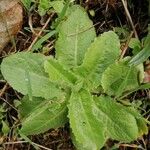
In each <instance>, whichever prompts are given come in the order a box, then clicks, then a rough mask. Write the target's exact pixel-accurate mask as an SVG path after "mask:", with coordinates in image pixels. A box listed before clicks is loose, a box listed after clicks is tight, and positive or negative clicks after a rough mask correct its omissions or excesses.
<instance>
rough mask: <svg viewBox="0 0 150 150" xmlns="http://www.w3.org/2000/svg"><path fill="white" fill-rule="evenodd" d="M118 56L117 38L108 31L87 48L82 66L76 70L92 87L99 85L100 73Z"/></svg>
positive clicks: (118, 44)
mask: <svg viewBox="0 0 150 150" xmlns="http://www.w3.org/2000/svg"><path fill="white" fill-rule="evenodd" d="M119 55H120V43H119V39H118V36H117V35H116V34H115V33H114V32H112V31H110V32H105V33H103V34H102V35H101V36H100V37H98V38H96V39H95V41H94V43H92V44H91V46H90V47H89V48H88V51H87V52H86V54H85V58H84V60H83V64H82V65H81V66H80V67H79V68H78V69H77V70H76V72H77V73H78V74H80V75H81V76H82V77H83V78H85V79H86V80H90V81H91V84H92V85H93V87H97V86H98V85H100V84H101V83H100V81H101V77H102V73H103V72H104V71H105V69H106V68H107V67H108V66H109V65H110V64H112V63H114V62H115V61H116V60H117V59H118V58H119Z"/></svg>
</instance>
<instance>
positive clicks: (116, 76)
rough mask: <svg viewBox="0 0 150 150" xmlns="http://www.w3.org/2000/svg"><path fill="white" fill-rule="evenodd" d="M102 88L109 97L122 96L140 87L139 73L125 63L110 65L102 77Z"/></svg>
mask: <svg viewBox="0 0 150 150" xmlns="http://www.w3.org/2000/svg"><path fill="white" fill-rule="evenodd" d="M101 82H102V87H103V89H104V91H105V92H106V93H107V94H109V95H115V96H116V97H118V96H120V95H121V94H122V93H123V92H125V91H129V90H132V89H134V88H136V87H138V73H137V70H136V69H135V68H134V67H130V66H128V64H125V63H122V62H120V63H115V64H112V65H110V66H109V67H108V68H107V69H106V70H105V72H104V73H103V75H102V81H101Z"/></svg>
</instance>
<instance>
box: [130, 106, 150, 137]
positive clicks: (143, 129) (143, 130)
mask: <svg viewBox="0 0 150 150" xmlns="http://www.w3.org/2000/svg"><path fill="white" fill-rule="evenodd" d="M128 111H129V112H130V113H131V114H132V115H133V116H134V117H135V119H136V122H137V126H138V136H139V137H140V136H142V135H143V134H148V127H147V124H146V119H145V118H143V117H142V116H141V115H140V114H139V113H138V112H137V111H136V110H135V109H133V108H128Z"/></svg>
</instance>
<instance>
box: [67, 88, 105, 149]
mask: <svg viewBox="0 0 150 150" xmlns="http://www.w3.org/2000/svg"><path fill="white" fill-rule="evenodd" d="M69 102H70V104H69V105H68V108H69V119H70V126H71V129H72V132H73V135H74V138H75V140H74V141H75V143H76V145H78V146H79V147H80V149H86V150H98V149H100V148H101V147H103V145H104V143H105V141H106V136H105V132H103V130H104V125H103V123H101V124H100V123H99V121H98V120H97V119H96V118H95V116H94V112H93V111H94V110H93V105H94V101H93V99H92V96H91V95H90V93H89V92H87V91H86V90H81V91H80V92H79V93H75V92H74V93H72V95H71V98H70V101H69ZM81 147H82V148H81Z"/></svg>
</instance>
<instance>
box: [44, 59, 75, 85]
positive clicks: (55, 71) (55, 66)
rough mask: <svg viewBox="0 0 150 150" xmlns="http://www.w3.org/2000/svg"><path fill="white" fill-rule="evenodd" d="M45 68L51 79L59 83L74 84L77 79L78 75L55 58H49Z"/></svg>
mask: <svg viewBox="0 0 150 150" xmlns="http://www.w3.org/2000/svg"><path fill="white" fill-rule="evenodd" d="M44 68H45V71H46V72H47V73H48V74H49V78H50V81H53V82H56V83H58V84H59V85H64V84H65V85H74V84H75V82H76V81H77V79H76V77H75V76H74V75H73V74H72V73H71V72H69V71H68V70H65V69H64V68H63V66H62V65H61V64H60V63H59V62H58V61H56V60H55V59H54V58H50V59H49V60H47V61H46V62H45V64H44Z"/></svg>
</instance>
